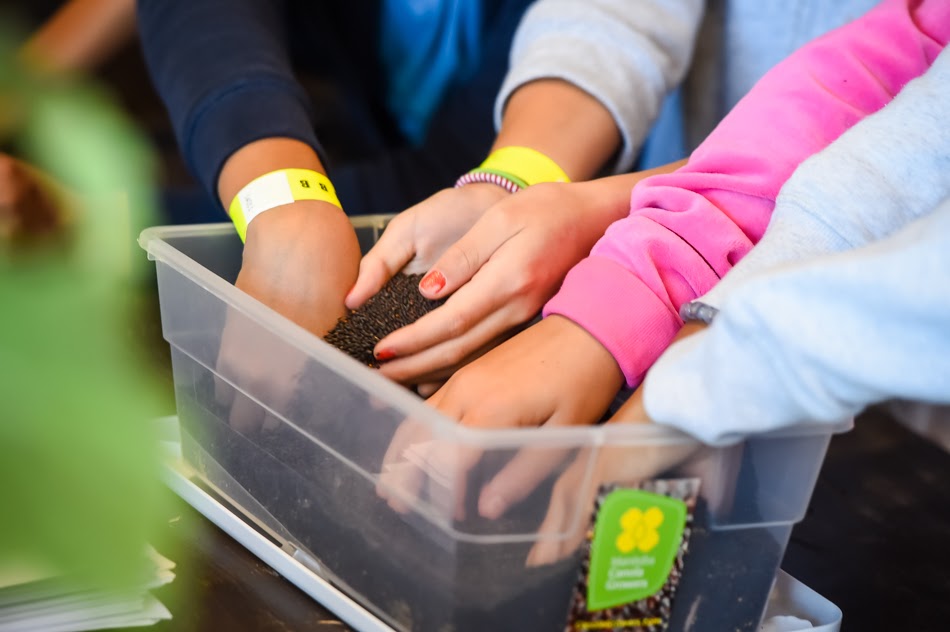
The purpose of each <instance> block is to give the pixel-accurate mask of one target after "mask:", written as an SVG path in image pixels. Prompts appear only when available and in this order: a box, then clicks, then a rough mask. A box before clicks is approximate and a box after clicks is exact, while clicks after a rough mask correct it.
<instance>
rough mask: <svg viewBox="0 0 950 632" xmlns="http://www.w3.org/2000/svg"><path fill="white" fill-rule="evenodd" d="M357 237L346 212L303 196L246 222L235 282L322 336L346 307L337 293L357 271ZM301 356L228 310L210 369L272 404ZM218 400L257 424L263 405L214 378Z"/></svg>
mask: <svg viewBox="0 0 950 632" xmlns="http://www.w3.org/2000/svg"><path fill="white" fill-rule="evenodd" d="M359 256H360V252H359V244H358V242H357V239H356V233H355V231H354V230H353V227H352V225H351V224H350V221H349V219H348V218H347V217H346V215H344V213H343V212H342V211H341V210H340V209H339V208H337V207H335V206H333V205H331V204H328V203H326V202H317V201H313V200H303V201H298V202H294V203H293V204H289V205H287V206H284V207H281V208H279V209H273V210H270V211H268V212H266V213H262V214H261V215H260V216H259V217H257V218H256V219H255V220H254V221H253V222H252V223H251V225H250V226H249V228H248V233H247V243H246V244H245V247H244V263H243V265H242V267H241V272H240V274H239V275H238V278H237V282H236V283H235V285H236V286H237V287H238V288H240V289H241V290H243V291H244V292H246V293H247V294H249V295H250V296H252V297H254V298H256V299H257V300H259V301H260V302H262V303H264V304H265V305H267V306H268V307H270V308H271V309H274V310H275V311H277V312H279V313H280V314H282V315H283V316H286V317H287V318H289V319H290V320H292V321H293V322H295V323H296V324H298V325H300V326H301V327H304V328H305V329H307V330H308V331H310V332H312V333H314V334H316V335H317V336H323V335H324V334H326V332H327V331H328V330H329V329H330V328H332V327H333V325H334V324H335V323H336V321H337V319H338V318H340V317H341V316H343V315H344V313H345V312H346V310H345V308H344V306H343V297H344V295H345V294H346V291H347V289H348V288H349V287H350V285H351V284H352V282H353V279H354V278H355V277H356V268H357V265H358V262H359ZM305 360H306V356H305V354H304V353H303V352H302V351H299V350H297V349H295V348H293V347H292V345H289V344H287V343H284V342H282V341H281V340H280V339H279V338H278V337H276V336H271V335H270V334H267V333H266V332H264V331H263V329H262V328H261V327H260V326H258V325H257V324H256V323H255V322H254V321H252V320H251V319H250V318H249V317H248V315H247V314H244V313H242V312H240V311H238V310H233V309H232V310H229V313H228V315H227V321H226V323H225V326H224V331H223V333H222V337H221V347H220V350H219V353H218V359H217V373H218V374H219V375H221V376H223V377H224V378H225V379H226V380H227V381H228V382H230V383H231V384H233V385H235V386H236V387H239V388H241V389H243V390H247V391H251V392H254V393H255V394H256V395H257V397H258V398H260V399H261V400H262V401H263V402H264V403H266V404H267V406H268V408H270V409H272V410H279V409H281V408H282V406H283V405H285V404H286V403H287V402H288V401H289V399H290V397H291V395H292V394H293V392H294V388H295V386H296V381H297V380H296V378H297V375H298V374H299V371H300V369H301V367H302V366H303V364H304V362H305ZM216 395H217V399H218V402H219V403H220V404H221V405H223V406H228V407H230V423H231V425H232V427H234V428H235V429H238V430H239V431H250V430H256V429H257V428H258V427H259V426H260V425H261V423H262V422H263V421H264V419H263V417H264V408H263V407H262V406H261V405H260V404H258V403H255V402H253V401H251V400H249V399H247V398H245V397H244V396H242V395H240V394H238V393H236V392H235V391H234V390H233V389H232V388H231V386H230V385H228V384H227V383H226V382H224V380H221V379H219V380H217V382H216Z"/></svg>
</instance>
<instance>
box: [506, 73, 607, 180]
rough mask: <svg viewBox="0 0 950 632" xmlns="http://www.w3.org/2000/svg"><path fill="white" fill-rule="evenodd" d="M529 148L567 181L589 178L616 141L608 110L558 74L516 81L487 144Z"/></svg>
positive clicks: (599, 166)
mask: <svg viewBox="0 0 950 632" xmlns="http://www.w3.org/2000/svg"><path fill="white" fill-rule="evenodd" d="M509 146H522V147H530V148H532V149H535V150H537V151H540V152H541V153H543V154H545V155H546V156H548V157H549V158H551V159H552V160H554V162H556V163H557V164H558V165H559V166H560V167H561V168H562V169H563V170H564V171H565V173H567V175H568V177H570V179H571V180H572V181H575V182H576V181H579V180H587V179H590V178H591V177H593V176H594V175H595V174H596V173H597V172H598V170H599V169H600V168H601V166H602V165H603V164H604V163H605V162H606V161H607V159H609V158H610V156H612V155H613V154H614V153H615V152H616V151H617V149H618V147H619V146H620V132H619V130H618V129H617V125H616V123H615V122H614V119H613V117H612V116H611V115H610V112H608V111H607V108H605V107H604V106H603V105H601V103H600V102H599V101H598V100H597V99H595V98H594V97H592V96H591V95H589V94H587V93H586V92H584V91H583V90H581V89H580V88H577V87H576V86H573V85H571V84H569V83H567V82H565V81H560V80H558V79H542V80H539V81H534V82H532V83H529V84H526V85H524V86H522V87H521V88H520V89H519V90H518V91H517V92H515V94H514V95H513V96H512V97H511V99H510V100H509V102H508V107H506V108H505V114H504V117H503V118H502V125H501V131H500V132H499V133H498V137H497V138H496V139H495V143H494V145H493V146H492V149H493V150H495V149H500V148H502V147H509Z"/></svg>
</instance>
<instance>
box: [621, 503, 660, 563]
mask: <svg viewBox="0 0 950 632" xmlns="http://www.w3.org/2000/svg"><path fill="white" fill-rule="evenodd" d="M661 524H663V512H662V511H660V509H659V508H658V507H650V508H649V509H647V510H646V511H645V512H644V511H640V510H639V509H628V510H627V511H625V512H624V514H623V515H622V516H620V527H621V532H620V535H619V536H617V550H619V551H620V552H621V553H630V552H631V551H633V550H634V549H640V552H641V553H649V552H650V551H652V550H653V549H654V548H655V547H656V545H657V544H659V543H660V534H659V533H657V528H658V527H659V526H660V525H661Z"/></svg>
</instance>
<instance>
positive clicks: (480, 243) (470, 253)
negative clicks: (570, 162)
mask: <svg viewBox="0 0 950 632" xmlns="http://www.w3.org/2000/svg"><path fill="white" fill-rule="evenodd" d="M517 232H518V229H514V228H513V227H512V226H511V225H510V224H509V223H508V222H505V221H503V218H502V216H500V215H499V214H498V213H493V212H491V211H489V212H488V213H486V214H485V215H483V216H482V217H481V219H479V220H478V221H477V222H475V225H474V226H472V227H471V228H470V229H469V231H468V232H467V233H465V234H464V235H463V236H462V237H461V238H460V239H459V240H458V241H456V242H455V243H454V244H452V245H451V246H449V248H448V249H447V250H446V251H445V252H444V253H442V256H441V257H439V259H438V261H436V262H435V264H434V265H433V266H432V268H431V269H430V270H429V272H428V273H427V274H426V275H425V276H424V277H422V281H420V283H419V291H420V292H421V293H422V295H423V296H425V297H426V298H428V299H437V298H443V297H445V296H448V295H449V294H451V293H452V292H454V291H455V290H457V289H458V288H460V287H462V286H463V285H465V284H466V283H468V281H469V280H471V278H472V277H473V276H475V273H476V272H478V271H479V270H480V269H481V267H482V266H483V265H485V263H486V262H487V261H488V260H489V259H491V257H492V255H493V254H494V253H495V251H497V250H498V248H500V247H501V245H502V244H504V243H505V242H506V241H508V240H509V239H510V238H511V237H513V236H514V235H515V234H517Z"/></svg>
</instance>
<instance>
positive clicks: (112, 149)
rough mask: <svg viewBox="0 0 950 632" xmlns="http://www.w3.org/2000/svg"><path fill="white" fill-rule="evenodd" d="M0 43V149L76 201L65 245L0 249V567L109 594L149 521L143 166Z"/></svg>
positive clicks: (147, 182) (152, 493) (100, 110)
mask: <svg viewBox="0 0 950 632" xmlns="http://www.w3.org/2000/svg"><path fill="white" fill-rule="evenodd" d="M2 40H4V38H3V37H2V34H0V111H2V112H6V113H10V112H12V113H13V114H12V123H13V126H12V128H7V129H12V130H13V132H12V136H10V137H8V138H6V139H4V140H7V141H12V142H13V143H14V144H15V146H16V147H18V148H19V149H21V150H22V152H23V153H22V156H21V157H22V158H24V159H26V160H27V161H29V162H31V163H33V164H35V165H37V166H38V167H40V168H41V169H43V170H45V171H47V172H48V173H50V174H51V175H52V176H53V177H55V178H56V179H58V180H60V181H62V182H63V183H65V184H66V185H68V186H69V187H71V188H72V189H73V190H74V191H75V192H76V193H77V194H78V195H79V196H80V198H81V199H83V200H85V201H86V202H87V204H86V205H85V206H84V209H83V212H82V214H81V216H80V217H79V218H78V221H77V222H76V223H75V226H73V227H71V229H70V232H69V234H67V235H63V236H61V237H60V238H58V239H51V240H44V242H43V243H40V244H34V245H32V246H31V247H24V246H22V245H17V244H11V243H3V244H0V406H2V407H0V450H2V451H3V454H2V456H0V507H2V510H0V563H2V561H3V560H5V559H19V560H24V559H25V560H32V561H36V562H38V563H40V564H42V565H43V566H51V567H53V568H56V569H59V570H61V571H62V572H65V573H70V574H78V575H82V576H84V577H86V578H87V579H90V578H91V579H93V580H95V581H98V582H106V583H112V584H114V583H122V582H125V581H129V580H130V579H131V578H132V577H134V573H136V572H137V570H138V564H139V562H140V554H141V552H142V550H143V548H144V543H145V542H146V540H147V538H148V537H149V534H150V532H153V531H154V528H155V526H156V524H157V522H156V521H157V519H158V517H159V515H160V513H159V512H160V510H161V508H160V507H159V498H160V493H159V492H160V489H159V481H158V476H157V474H158V454H157V445H156V442H155V441H154V439H153V437H152V434H151V431H150V430H151V427H150V424H149V419H148V415H149V414H150V413H151V411H154V410H157V409H159V404H158V403H157V400H158V398H159V392H158V390H157V389H156V387H155V385H154V384H153V383H152V382H151V381H150V380H149V377H148V374H147V371H146V369H145V367H144V366H143V363H142V362H141V360H140V359H139V358H138V357H137V355H136V354H135V353H134V352H133V349H132V348H131V343H132V338H131V336H130V335H129V330H130V324H131V323H130V318H132V312H131V306H132V301H133V300H134V298H135V296H134V293H135V292H136V291H137V290H136V289H135V288H136V286H135V285H134V284H133V283H132V279H133V278H135V276H136V267H137V266H136V265H134V263H138V262H139V261H140V260H143V259H144V258H140V257H135V256H132V248H133V247H134V240H133V236H134V235H135V234H137V232H138V229H140V228H141V227H143V226H145V225H149V224H150V223H152V219H153V217H154V214H153V208H154V201H153V200H154V188H153V184H152V159H151V156H150V153H149V151H148V148H147V146H146V144H145V143H144V141H143V139H142V138H141V137H140V135H139V134H138V133H137V132H136V131H135V130H134V128H133V127H132V126H131V125H130V123H129V122H128V121H127V120H126V118H125V117H124V116H123V115H122V113H121V112H120V110H119V109H118V108H117V107H116V106H115V105H114V104H113V103H112V101H111V100H110V99H109V98H108V97H107V96H106V95H105V93H104V92H102V91H101V90H99V89H97V88H95V87H92V86H90V85H88V84H87V83H85V82H78V81H76V80H75V79H71V80H65V79H54V78H48V77H37V76H31V75H30V74H29V73H27V72H26V71H24V69H22V68H18V67H16V66H15V65H14V64H13V61H12V60H13V56H12V55H10V54H7V53H5V52H3V51H9V50H12V49H13V47H12V46H11V44H10V38H9V37H7V38H6V41H2ZM4 104H5V105H6V106H7V107H4ZM9 118H10V117H7V120H5V122H9ZM2 131H3V130H2V129H0V133H2Z"/></svg>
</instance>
